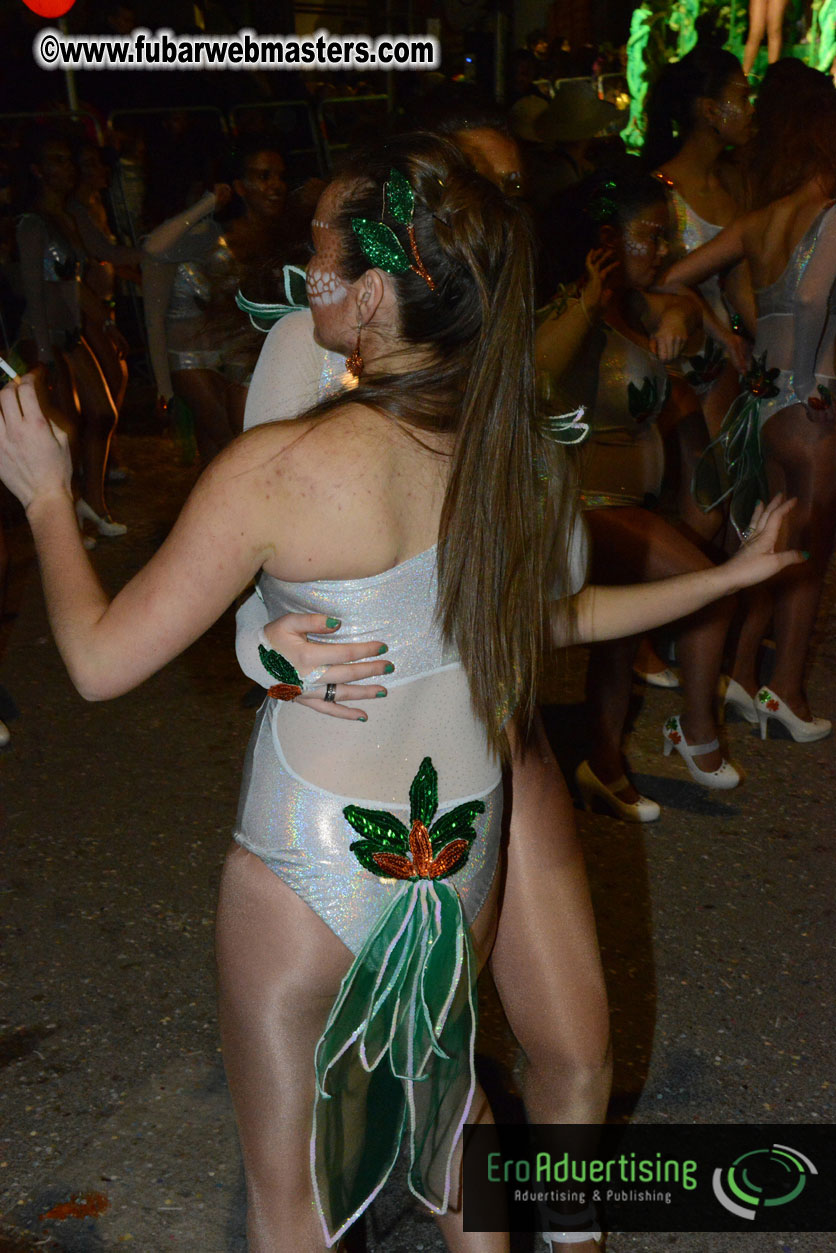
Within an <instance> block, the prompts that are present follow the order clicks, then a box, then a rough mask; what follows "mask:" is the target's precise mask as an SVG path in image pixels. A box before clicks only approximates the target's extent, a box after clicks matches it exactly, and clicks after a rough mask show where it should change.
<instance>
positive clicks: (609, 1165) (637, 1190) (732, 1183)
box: [464, 1123, 836, 1232]
mask: <svg viewBox="0 0 836 1253" xmlns="http://www.w3.org/2000/svg"><path fill="white" fill-rule="evenodd" d="M835 1181H836V1134H834V1128H833V1127H832V1126H829V1125H825V1124H809V1123H803V1124H802V1123H792V1124H786V1123H771V1124H769V1123H756V1124H751V1123H750V1124H746V1123H724V1124H717V1123H714V1124H707V1123H678V1124H672V1123H629V1124H614V1125H608V1126H605V1127H593V1126H563V1127H560V1126H542V1125H537V1126H535V1125H528V1126H527V1125H519V1124H513V1125H509V1124H505V1125H498V1126H496V1127H489V1128H484V1127H468V1129H467V1132H466V1136H465V1152H464V1228H465V1231H555V1230H570V1229H574V1228H576V1227H579V1229H581V1230H583V1229H584V1227H583V1226H582V1225H581V1222H580V1220H581V1219H582V1218H583V1220H584V1222H585V1223H586V1225H590V1224H592V1225H594V1227H595V1228H596V1229H601V1228H603V1229H605V1230H609V1231H633V1232H652V1231H656V1232H662V1231H668V1232H676V1231H683V1232H685V1231H690V1232H709V1231H718V1232H719V1231H726V1232H736V1231H749V1232H755V1231H758V1232H770V1231H772V1232H779V1231H780V1232H793V1231H811V1232H812V1231H815V1232H833V1231H836V1187H834V1182H835Z"/></svg>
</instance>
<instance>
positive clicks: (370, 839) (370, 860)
mask: <svg viewBox="0 0 836 1253" xmlns="http://www.w3.org/2000/svg"><path fill="white" fill-rule="evenodd" d="M409 800H410V814H411V816H410V822H411V824H412V826H411V829H410V830H409V831H407V829H406V827H405V826H404V824H403V823H402V822H401V821H400V819H398V818H396V817H395V816H394V814H390V813H387V812H386V811H385V810H380V809H361V808H359V807H358V806H357V805H348V806H347V807H346V808H345V809H344V810H343V814H344V816H345V819H346V821H347V822H348V823H349V824H350V825H351V826H352V827H353V828H354V830H355V831H357V832H359V833H360V834H361V835H362V836H363V837H364V838H363V839H362V840H355V841H354V843H353V844H351V845H350V846H349V847H350V850H351V852H352V853H354V855H355V857H356V858H357V860H358V861H359V862H360V865H361V866H362V867H363V868H364V870H369V871H371V873H372V874H375V875H378V876H379V877H380V878H384V879H412V880H414V879H446V878H448V877H449V876H450V875H452V874H455V873H456V871H457V870H460V869H461V868H462V866H463V865H464V864H465V862H466V861H467V859H468V856H469V855H470V847H471V845H472V844H473V841H474V840H475V839H476V831H475V830H474V827H473V823H474V821H475V819H476V816H477V814H482V813H484V812H485V805H484V802H483V801H466V802H465V803H464V804H463V805H457V806H456V808H455V809H451V810H450V811H449V813H446V814H442V816H441V817H440V818H439V820H438V822H437V823H436V824H435V826H433V827H432V828H429V823H430V822H431V820H432V818H433V817H434V815H435V812H436V810H437V808H438V775H437V773H436V770H435V767H434V766H433V764H432V761H431V759H430V758H429V757H425V758H424V760H423V761H422V762H421V765H420V766H419V767H418V773H417V774H416V775H415V778H414V779H413V780H412V785H411V787H410V789H409ZM428 828H429V829H428Z"/></svg>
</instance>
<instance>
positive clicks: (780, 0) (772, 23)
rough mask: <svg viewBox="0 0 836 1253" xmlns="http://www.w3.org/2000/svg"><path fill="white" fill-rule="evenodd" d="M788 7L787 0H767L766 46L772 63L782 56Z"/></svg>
mask: <svg viewBox="0 0 836 1253" xmlns="http://www.w3.org/2000/svg"><path fill="white" fill-rule="evenodd" d="M786 7H787V0H767V3H766V47H767V55H768V60H769V64H770V65H772V63H773V62H774V61H777V60H779V59H780V56H781V47H782V45H783V42H784V12H785V10H786Z"/></svg>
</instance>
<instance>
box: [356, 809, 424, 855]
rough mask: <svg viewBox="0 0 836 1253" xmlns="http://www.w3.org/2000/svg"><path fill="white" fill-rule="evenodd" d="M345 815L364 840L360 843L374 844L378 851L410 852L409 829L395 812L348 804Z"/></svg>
mask: <svg viewBox="0 0 836 1253" xmlns="http://www.w3.org/2000/svg"><path fill="white" fill-rule="evenodd" d="M343 815H344V817H345V820H346V822H348V823H349V824H350V825H351V826H352V827H353V828H354V830H355V831H356V832H357V834H358V835H362V837H363V840H362V841H358V844H352V846H351V847H352V849H354V848H356V847H358V845H359V843H361V842H362V843H366V844H373V845H374V847H375V849H376V851H378V852H385V853H402V854H406V853H408V852H409V831H408V830H407V828H406V827H405V826H404V824H403V823H402V822H401V821H400V819H399V818H396V817H395V815H394V814H390V813H388V812H387V811H386V810H385V809H361V808H360V806H359V805H347V806H346V808H345V809H344V810H343Z"/></svg>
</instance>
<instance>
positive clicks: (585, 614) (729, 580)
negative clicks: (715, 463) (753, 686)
mask: <svg viewBox="0 0 836 1253" xmlns="http://www.w3.org/2000/svg"><path fill="white" fill-rule="evenodd" d="M795 503H796V502H795V500H787V501H785V500H784V498H783V496H781V494H780V493H779V494H778V495H777V496H775V497H773V499H772V500H771V501H770V502H769V504H768V505H765V506H764V505H758V506H757V508H756V509H755V512H754V514H753V515H752V522H751V526H750V530H751V535H750V537H749V538H748V539H747V540H746V542H745V543H744V544H742V545H741V547H740V548H739V549H738V550H737V552H736V553H735V554H734V556H733V557H730V558H729V560H728V561H725V562H723V563H722V565H719V566H712V567H711V568H710V569H708V570H698V571H696V572H695V573H693V574H680V575H676V576H675V577H674V578H670V579H659V580H658V581H656V582H653V583H639V584H634V585H631V586H629V587H585V588H584V589H583V591H581V592H579V593H578V595H577V596H576V597H575V598H574V599H575V604H574V628H571V627H570V628H567V626H566V625H565V622H566V616H565V615H564V614H562V613H561V612H560V611H559V607H558V606H556V607H555V609H554V610H553V614H552V620H553V631H552V642H553V644H554V645H555V646H557V647H560V646H562V645H565V644H571V643H581V644H591V643H595V642H597V641H599V640H615V639H622V638H624V637H625V636H628V635H638V634H640V633H641V632H642V631H649V630H652V628H653V627H657V626H662V625H663V624H664V623H665V622H674V621H676V620H677V619H678V618H685V617H687V616H688V615H689V614H692V613H696V611H697V610H698V609H702V608H703V607H704V606H705V605H708V604H711V602H712V601H714V600H719V599H720V598H721V597H723V596H728V595H730V594H731V593H733V592H739V591H740V590H741V589H742V588H744V587H751V586H753V585H754V584H755V583H761V582H763V581H764V580H765V579H769V578H771V577H772V576H773V575H775V574H777V573H778V572H779V571H780V570H783V569H784V568H785V567H786V566H791V565H796V564H797V563H799V562H801V561H804V555H803V553H800V552H795V551H790V552H783V551H780V550H778V551H776V550H777V549H779V544H780V532H781V525H782V523H783V521H784V519H785V518H786V517H787V515H788V514H789V513H790V511H791V510H792V508H793V506H794V505H795Z"/></svg>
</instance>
